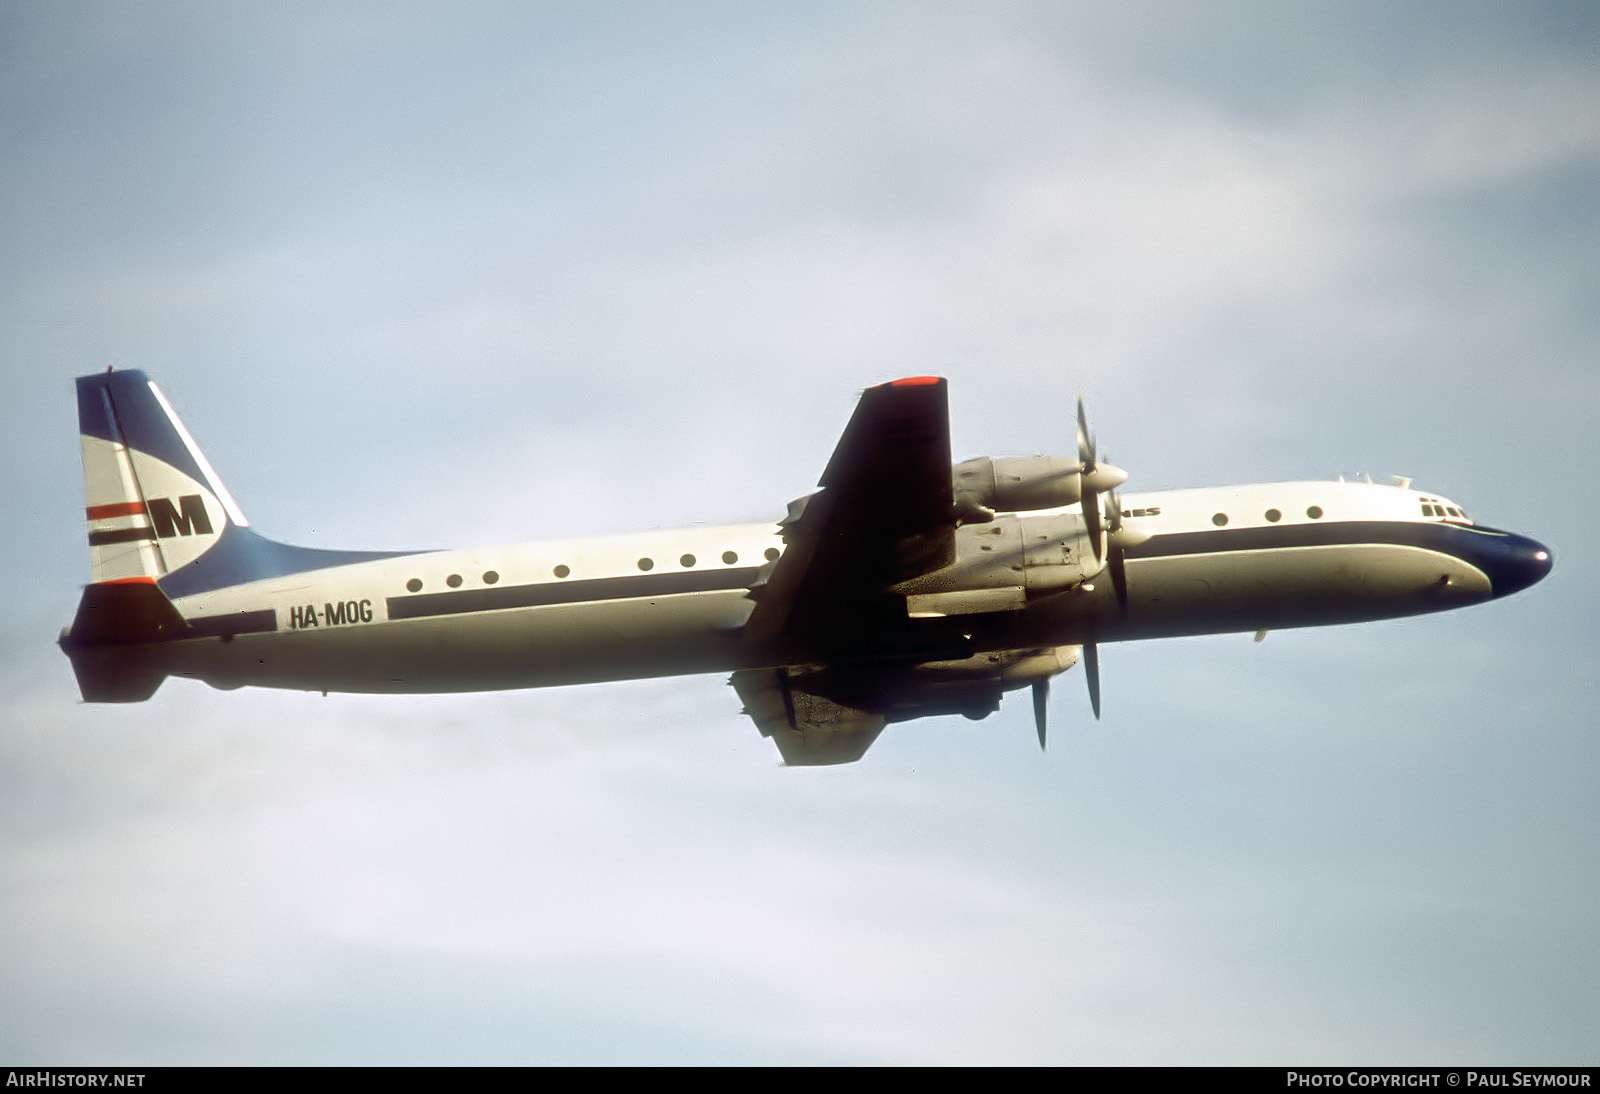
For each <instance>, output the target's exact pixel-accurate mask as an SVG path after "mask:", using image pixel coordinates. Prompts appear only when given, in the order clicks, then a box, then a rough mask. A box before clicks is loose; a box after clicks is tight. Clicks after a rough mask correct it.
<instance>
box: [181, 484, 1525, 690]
mask: <svg viewBox="0 0 1600 1094" xmlns="http://www.w3.org/2000/svg"><path fill="white" fill-rule="evenodd" d="M1121 503H1122V510H1123V513H1124V515H1125V525H1126V527H1127V528H1128V529H1130V530H1133V531H1138V532H1148V533H1149V534H1150V538H1149V539H1148V540H1147V541H1146V542H1145V543H1144V544H1142V545H1141V546H1138V547H1135V548H1133V549H1130V550H1129V551H1128V553H1127V563H1126V568H1127V575H1128V604H1127V609H1126V611H1125V612H1124V611H1122V610H1120V609H1119V607H1118V605H1117V603H1116V600H1115V598H1114V596H1113V595H1112V590H1111V588H1110V582H1109V581H1099V580H1098V579H1097V580H1095V581H1092V582H1089V583H1087V584H1084V585H1079V586H1077V587H1075V588H1072V589H1069V590H1066V591H1064V592H1061V593H1058V594H1056V595H1052V596H1047V597H1042V598H1039V599H1038V600H1037V601H1036V602H1032V603H1030V604H1029V606H1028V607H1027V608H1026V609H1024V610H1022V611H1014V612H1004V613H990V614H985V615H974V616H971V617H965V618H968V619H970V622H971V624H972V625H971V627H970V632H971V634H970V637H971V639H972V641H973V642H974V644H975V646H976V648H979V649H991V650H992V649H1019V648H1027V647H1044V646H1061V645H1066V644H1072V643H1080V642H1083V641H1086V640H1088V639H1091V638H1093V639H1096V640H1099V641H1119V640H1125V639H1133V638H1146V637H1163V636H1175V635H1189V634H1206V633H1220V632H1228V631H1251V630H1262V629H1273V628H1282V627H1302V626H1315V625H1319V624H1325V623H1347V622H1356V621H1362V620H1372V619H1381V618H1387V617H1392V616H1400V615H1411V614H1416V613H1420V612H1427V611H1436V610H1442V609H1445V608H1451V607H1458V606H1461V605H1464V604H1470V603H1474V602H1477V601H1480V600H1485V599H1488V598H1489V597H1490V596H1491V595H1495V592H1494V590H1492V588H1491V581H1490V577H1489V575H1488V574H1486V573H1485V572H1484V570H1483V569H1481V568H1479V567H1478V566H1475V565H1473V563H1472V562H1470V561H1468V560H1467V558H1465V557H1462V556H1461V555H1460V554H1459V553H1452V551H1450V550H1448V549H1443V548H1440V547H1438V546H1436V545H1433V544H1432V543H1431V541H1429V540H1428V537H1427V536H1426V535H1420V533H1422V532H1426V531H1427V529H1426V528H1424V527H1423V526H1433V525H1441V524H1446V525H1452V526H1455V527H1456V528H1459V529H1462V530H1463V533H1462V534H1467V532H1468V531H1470V530H1472V526H1471V523H1470V522H1469V521H1467V520H1466V518H1465V516H1464V515H1462V516H1452V515H1450V511H1454V512H1456V513H1459V510H1455V509H1454V507H1453V505H1452V503H1449V502H1447V501H1445V500H1444V499H1440V498H1435V497H1433V496H1431V495H1423V494H1420V493H1419V492H1417V491H1414V490H1410V489H1405V488H1401V487H1394V486H1378V485H1373V484H1370V483H1346V482H1315V483H1274V484H1264V485H1250V486H1237V487H1218V488H1207V489H1193V490H1171V491H1160V492H1151V493H1140V494H1131V493H1130V494H1127V495H1124V496H1123V498H1122V499H1121ZM1446 507H1449V510H1447V508H1446ZM1430 510H1433V511H1435V513H1436V515H1434V514H1431V513H1430ZM1028 515H1032V514H1028ZM1219 517H1221V518H1225V519H1223V520H1219ZM1400 525H1404V526H1406V527H1405V528H1399V529H1398V530H1399V532H1401V533H1403V534H1398V535H1395V534H1388V532H1383V530H1384V529H1389V530H1390V531H1393V530H1395V529H1396V527H1397V526H1400ZM1375 529H1377V530H1378V531H1379V532H1382V533H1383V534H1374V530H1375ZM1219 533H1220V534H1219ZM1446 534H1448V535H1453V534H1455V533H1446ZM1488 534H1494V533H1488ZM1419 537H1420V538H1419ZM1435 538H1437V537H1435ZM783 547H784V543H783V540H782V538H781V537H780V533H779V528H778V526H777V525H776V524H747V525H729V526H721V527H693V528H684V529H676V530H670V531H657V532H647V533H639V534H634V535H624V536H610V537H605V538H600V539H587V540H563V541H552V542H540V543H526V544H519V545H514V546H507V547H494V548H474V549H467V550H452V551H436V552H428V553H421V554H408V555H402V556H398V557H393V558H388V559H383V560H380V561H369V562H359V563H355V564H352V565H340V566H333V567H329V568H326V569H319V570H312V571H309V572H304V573H298V574H295V575H292V576H289V577H283V578H275V579H271V580H265V581H256V582H251V583H248V584H242V585H233V586H228V587H226V588H222V589H218V590H216V591H213V592H204V593H197V594H193V595H189V596H184V597H181V598H177V599H175V600H174V603H175V605H176V606H177V608H178V609H179V610H180V611H181V612H182V614H183V615H184V617H185V618H186V619H188V620H189V621H190V622H191V624H193V625H195V627H196V630H197V631H199V632H200V633H201V634H203V635H204V637H198V638H188V639H184V640H181V641H176V642H170V643H165V644H164V647H163V648H164V652H163V659H164V664H165V666H166V668H167V671H169V672H171V673H172V674H174V675H180V676H190V677H195V678H198V679H202V680H205V681H206V682H208V683H211V684H213V685H215V686H218V687H236V686H239V685H245V684H250V685H258V686H268V687H283V688H297V689H307V690H320V691H357V692H433V691H475V690H488V689H499V688H524V687H543V686H548V685H556V684H572V683H584V682H592V681H600V680H614V679H623V678H634V677H645V676H667V675H676V674H683V673H700V672H720V671H730V670H735V669H739V668H750V667H758V666H759V665H760V664H762V663H763V660H762V658H763V657H764V656H765V657H770V654H767V655H761V654H756V653H754V652H752V650H751V648H750V647H749V646H748V645H747V644H744V643H741V641H740V638H739V629H740V627H741V626H742V625H743V624H744V622H745V620H746V619H747V618H748V617H749V615H750V612H751V610H752V604H753V602H752V600H751V599H750V597H749V592H748V591H749V588H750V587H751V586H752V585H754V584H756V583H757V582H758V581H759V579H760V577H761V576H762V568H763V567H767V566H769V565H770V563H771V561H772V560H774V559H776V558H777V557H778V555H779V553H780V552H781V551H782V550H783ZM1085 598H1089V599H1087V600H1085ZM1086 607H1087V610H1086Z"/></svg>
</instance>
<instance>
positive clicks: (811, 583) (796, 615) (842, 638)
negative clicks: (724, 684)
mask: <svg viewBox="0 0 1600 1094" xmlns="http://www.w3.org/2000/svg"><path fill="white" fill-rule="evenodd" d="M950 468H951V464H950V406H949V393H948V387H947V384H946V381H945V380H944V379H942V378H940V377H937V376H919V377H912V378H909V379H904V380H895V381H892V382H890V383H887V384H880V385H878V386H876V387H870V388H867V389H866V391H864V392H863V393H862V395H861V401H860V402H859V403H858V404H857V405H856V409H855V413H854V414H853V415H851V418H850V422H849V424H848V425H847V426H845V430H844V434H843V435H842V436H841V437H840V439H839V443H838V445H837V446H836V447H835V449H834V451H833V456H832V457H831V458H830V459H829V460H828V465H827V467H826V468H825V469H824V470H823V472H822V478H821V480H820V481H819V486H820V487H821V489H820V490H819V491H817V492H816V493H814V494H811V495H810V496H808V497H806V498H803V499H801V500H800V501H797V502H795V503H794V504H793V505H792V506H791V507H790V511H789V515H788V517H787V518H786V519H785V520H784V521H783V522H782V525H781V529H782V535H783V539H784V543H785V550H784V553H783V555H782V557H781V558H779V560H778V561H777V563H776V564H775V565H774V567H773V570H772V572H771V574H769V575H768V577H767V580H766V581H765V582H764V583H763V584H762V585H760V586H758V587H757V588H756V589H755V590H753V591H752V594H751V595H752V597H754V599H755V601H756V606H755V609H754V611H753V612H752V613H751V616H750V619H749V621H748V622H747V623H746V624H745V627H744V632H743V635H744V638H745V639H746V641H748V642H749V643H751V644H752V645H754V646H756V647H759V648H766V649H770V650H772V651H774V653H775V654H777V659H779V660H788V661H789V662H790V663H791V664H793V665H801V664H806V665H812V666H831V665H841V664H845V665H852V666H855V667H856V672H857V673H858V674H859V673H861V672H865V673H868V674H872V673H873V669H872V668H871V667H870V665H871V663H873V662H877V663H880V664H882V666H883V672H884V673H885V675H890V674H897V673H899V672H901V671H903V668H904V666H906V665H907V664H911V663H916V662H920V661H926V660H932V659H944V658H952V657H964V656H968V655H969V654H970V652H971V651H970V648H969V645H970V642H969V640H968V639H967V637H966V636H965V635H963V634H962V633H960V629H959V627H958V626H955V625H952V624H950V623H947V622H946V621H944V620H913V619H910V618H908V616H907V614H906V606H905V598H904V597H903V596H900V595H897V594H895V593H893V592H892V591H891V586H894V585H897V584H899V583H900V582H903V581H908V580H910V579H912V578H915V577H919V576H921V575H923V574H926V573H930V572H932V571H934V570H937V569H940V568H942V567H945V566H948V565H950V564H951V563H952V562H953V561H954V560H955V530H956V523H957V522H956V519H955V515H954V514H955V498H954V491H953V487H952V481H951V470H950ZM864 663H865V664H864ZM791 677H792V673H791V672H790V670H788V669H784V668H780V669H776V670H767V669H760V670H747V671H744V672H739V673H736V674H735V675H734V678H733V680H732V681H731V682H732V683H733V685H734V687H735V689H736V690H737V691H738V693H739V696H740V698H741V699H743V700H744V703H745V708H746V711H747V713H749V714H750V716H751V717H752V718H753V719H754V720H755V722H756V725H757V726H758V727H759V728H760V729H761V731H762V733H763V734H764V735H766V736H769V737H772V738H773V739H774V740H775V741H776V742H777V744H778V747H779V749H780V751H781V752H782V753H783V757H784V760H785V761H786V762H787V763H790V764H831V763H848V762H850V761H852V760H856V759H859V758H860V757H861V755H862V753H864V752H865V751H866V749H867V747H868V746H869V745H871V743H872V742H873V740H874V739H876V737H877V736H878V733H879V732H880V731H881V730H882V729H883V726H884V724H885V722H886V721H887V720H893V718H892V716H891V717H889V718H885V712H883V711H878V710H872V709H862V708H858V707H855V706H851V705H847V704H845V703H842V702H838V701H835V700H833V699H831V698H824V697H822V696H820V695H816V694H814V693H811V692H809V691H803V690H800V689H798V688H791V687H790V686H789V681H790V679H791Z"/></svg>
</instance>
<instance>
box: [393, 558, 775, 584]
mask: <svg viewBox="0 0 1600 1094" xmlns="http://www.w3.org/2000/svg"><path fill="white" fill-rule="evenodd" d="M778 555H779V551H778V549H777V548H776V547H768V548H767V549H766V551H765V552H763V556H762V557H764V558H765V559H766V560H767V561H768V562H776V561H777V560H778ZM698 561H699V559H697V558H696V557H695V556H694V555H690V554H685V555H680V556H679V557H678V565H679V566H682V567H683V568H684V569H685V570H688V569H692V568H693V567H694V565H695V564H696V563H697V562H698ZM738 561H739V552H737V551H724V552H722V562H723V565H726V566H732V565H733V564H734V563H736V562H738ZM638 566H639V569H640V570H642V571H645V572H648V571H650V570H653V569H655V568H656V561H655V559H653V558H648V557H646V558H641V559H640V560H639V562H638ZM550 572H551V573H552V574H554V575H555V576H556V577H558V578H564V577H571V576H572V567H571V566H568V565H567V564H566V563H561V564H559V565H557V566H556V567H555V568H554V569H552V570H551V571H550ZM499 580H500V575H499V573H497V572H496V571H494V570H485V571H484V572H483V583H484V584H485V585H493V584H495V583H496V582H498V581H499ZM444 583H445V584H446V585H448V586H449V587H450V588H452V589H459V588H460V587H461V584H462V577H461V575H460V574H451V575H450V576H449V577H447V578H445V579H444ZM406 591H407V592H412V593H420V592H421V591H422V579H421V578H420V577H414V578H411V579H410V580H409V581H407V582H406Z"/></svg>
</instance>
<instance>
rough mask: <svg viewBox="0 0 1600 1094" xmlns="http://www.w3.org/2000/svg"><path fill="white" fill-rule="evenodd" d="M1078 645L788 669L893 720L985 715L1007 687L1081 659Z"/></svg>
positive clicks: (797, 682) (806, 688) (828, 694)
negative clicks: (897, 664) (913, 662)
mask: <svg viewBox="0 0 1600 1094" xmlns="http://www.w3.org/2000/svg"><path fill="white" fill-rule="evenodd" d="M1079 653H1080V650H1079V647H1077V646H1054V647H1051V646H1046V647H1044V648H1042V649H1019V650H995V651H992V652H989V653H979V654H975V655H973V656H972V657H966V658H962V659H961V660H958V661H924V662H922V663H920V664H916V665H905V666H901V667H897V668H890V667H887V666H881V665H880V666H855V667H847V666H832V667H828V668H817V669H810V670H797V669H791V670H790V677H789V686H790V687H791V688H793V689H794V690H796V691H801V692H806V693H808V694H812V695H819V696H822V697H824V698H826V699H828V700H830V701H832V702H836V703H841V704H844V705H845V706H848V707H851V708H854V709H856V710H865V711H870V712H872V713H874V714H881V715H883V717H884V718H885V719H886V720H887V721H890V722H900V721H906V720H907V719H911V718H924V717H927V716H929V715H936V714H960V715H963V716H965V717H967V718H972V719H981V718H984V717H987V716H988V715H990V714H992V713H994V712H995V711H996V710H998V709H999V708H1000V696H1001V695H1002V694H1003V693H1004V692H1007V691H1015V690H1016V689H1018V688H1025V687H1029V686H1031V685H1033V684H1035V683H1037V682H1039V681H1040V680H1048V679H1050V677H1052V676H1055V675H1057V674H1058V673H1062V672H1065V671H1066V670H1067V669H1070V668H1071V667H1072V666H1073V665H1076V664H1077V663H1078V656H1079Z"/></svg>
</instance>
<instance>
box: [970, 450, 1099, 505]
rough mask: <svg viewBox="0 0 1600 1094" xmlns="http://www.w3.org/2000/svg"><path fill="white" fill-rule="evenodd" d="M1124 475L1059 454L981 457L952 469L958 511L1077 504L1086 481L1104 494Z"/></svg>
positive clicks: (1092, 488) (1093, 488) (1091, 488)
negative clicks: (1086, 464) (1085, 464)
mask: <svg viewBox="0 0 1600 1094" xmlns="http://www.w3.org/2000/svg"><path fill="white" fill-rule="evenodd" d="M1127 479H1128V474H1127V472H1126V471H1123V470H1122V469H1121V468H1120V467H1113V466H1112V465H1111V464H1108V463H1101V464H1095V465H1093V466H1091V467H1090V468H1089V469H1088V470H1087V471H1086V470H1085V468H1084V464H1083V463H1082V462H1080V461H1079V460H1073V459H1068V458H1067V457H1064V456H1004V457H1001V458H998V459H995V458H992V457H989V456H980V457H978V458H977V459H974V460H964V461H962V462H961V463H958V464H956V465H955V467H954V468H952V469H951V480H952V484H953V485H954V487H955V497H956V506H957V508H958V509H962V510H985V509H987V510H992V511H995V512H1001V513H1025V512H1029V511H1031V510H1035V509H1063V508H1065V507H1067V506H1069V505H1076V504H1077V503H1078V500H1079V499H1080V498H1082V497H1083V488H1084V486H1085V485H1087V486H1088V487H1089V489H1090V491H1091V492H1094V493H1104V492H1105V491H1108V490H1114V489H1116V488H1117V487H1118V486H1121V485H1122V484H1123V483H1124V482H1126V481H1127Z"/></svg>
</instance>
